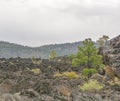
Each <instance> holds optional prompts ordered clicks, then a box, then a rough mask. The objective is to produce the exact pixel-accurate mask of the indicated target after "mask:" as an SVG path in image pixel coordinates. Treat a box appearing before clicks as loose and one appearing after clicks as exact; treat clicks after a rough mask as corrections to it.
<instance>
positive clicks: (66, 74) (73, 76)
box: [54, 71, 80, 78]
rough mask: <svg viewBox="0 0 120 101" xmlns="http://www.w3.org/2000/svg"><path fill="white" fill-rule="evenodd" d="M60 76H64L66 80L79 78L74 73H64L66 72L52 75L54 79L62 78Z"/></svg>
mask: <svg viewBox="0 0 120 101" xmlns="http://www.w3.org/2000/svg"><path fill="white" fill-rule="evenodd" d="M62 76H66V77H68V78H79V77H80V75H78V74H77V73H76V72H74V71H71V72H68V71H66V72H63V73H59V72H56V73H55V74H54V77H62Z"/></svg>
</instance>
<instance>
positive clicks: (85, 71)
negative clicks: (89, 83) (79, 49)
mask: <svg viewBox="0 0 120 101" xmlns="http://www.w3.org/2000/svg"><path fill="white" fill-rule="evenodd" d="M95 73H97V70H96V69H95V68H84V69H83V75H84V76H85V77H87V78H88V77H90V76H91V75H92V74H95Z"/></svg>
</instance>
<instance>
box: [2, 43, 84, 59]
mask: <svg viewBox="0 0 120 101" xmlns="http://www.w3.org/2000/svg"><path fill="white" fill-rule="evenodd" d="M81 45H82V41H80V42H74V43H65V44H52V45H44V46H41V47H34V48H33V47H28V46H22V45H18V44H14V43H9V42H4V41H0V58H10V57H13V58H15V57H22V58H29V57H33V56H34V57H41V58H48V56H49V54H50V52H51V51H52V50H55V51H56V53H57V56H63V55H68V54H72V53H76V52H77V49H78V48H77V47H78V46H81Z"/></svg>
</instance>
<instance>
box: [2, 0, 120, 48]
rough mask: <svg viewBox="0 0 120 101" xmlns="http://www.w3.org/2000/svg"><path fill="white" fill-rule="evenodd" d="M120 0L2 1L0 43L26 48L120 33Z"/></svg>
mask: <svg viewBox="0 0 120 101" xmlns="http://www.w3.org/2000/svg"><path fill="white" fill-rule="evenodd" d="M119 12H120V0H0V40H4V41H9V42H13V43H18V44H22V45H27V46H41V45H44V44H54V43H65V42H75V41H80V40H84V39H85V38H89V37H91V38H92V39H93V40H97V39H98V38H99V37H101V36H102V35H103V34H105V35H109V36H110V38H112V37H115V36H117V35H119V34H120V28H119V27H120V20H119V19H120V13H119Z"/></svg>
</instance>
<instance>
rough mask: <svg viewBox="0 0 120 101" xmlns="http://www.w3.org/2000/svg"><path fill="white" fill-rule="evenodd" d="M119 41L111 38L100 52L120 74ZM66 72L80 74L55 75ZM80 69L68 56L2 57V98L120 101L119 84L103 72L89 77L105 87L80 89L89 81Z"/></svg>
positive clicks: (17, 100) (11, 100) (18, 100)
mask: <svg viewBox="0 0 120 101" xmlns="http://www.w3.org/2000/svg"><path fill="white" fill-rule="evenodd" d="M119 42H120V36H118V37H116V38H115V39H113V40H111V46H109V47H111V48H102V50H104V51H101V54H102V55H103V56H104V58H103V59H104V63H105V64H110V65H112V66H114V67H115V68H117V71H116V73H117V74H120V71H119V67H120V62H119V60H120V55H119V54H120V44H119ZM113 43H114V44H113ZM111 56H112V59H111ZM66 71H69V72H70V71H74V72H76V73H77V74H78V75H79V77H75V78H71V77H66V76H62V77H61V76H55V73H58V72H59V73H62V72H66ZM81 71H82V67H80V66H77V67H74V66H72V65H71V59H70V58H68V57H67V56H64V57H57V58H54V59H50V60H47V59H34V58H33V59H21V58H10V59H4V58H3V59H0V101H120V83H115V84H111V83H108V82H102V81H101V79H100V77H104V75H101V76H99V75H98V74H96V75H95V76H93V77H91V78H90V79H91V80H98V81H99V82H102V83H103V84H104V88H103V89H101V90H98V91H97V90H94V89H93V90H87V91H83V90H81V89H80V87H81V86H82V85H83V84H84V82H87V81H88V80H86V78H84V77H82V76H81Z"/></svg>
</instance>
